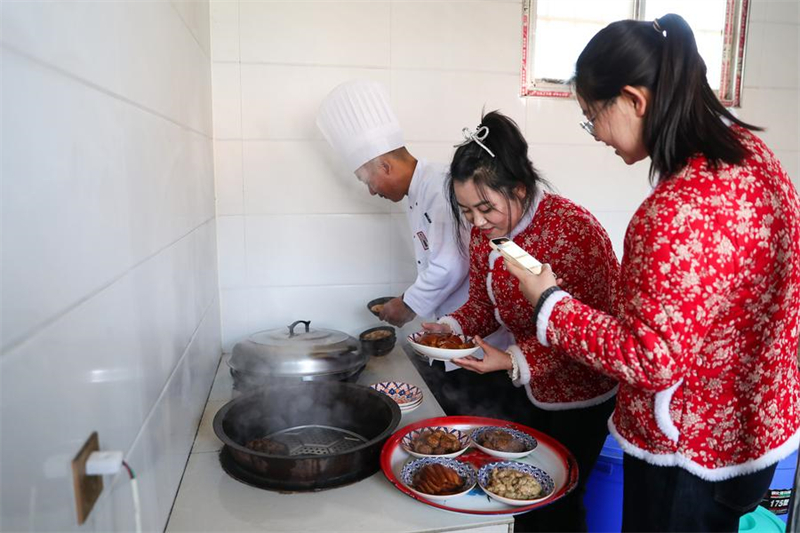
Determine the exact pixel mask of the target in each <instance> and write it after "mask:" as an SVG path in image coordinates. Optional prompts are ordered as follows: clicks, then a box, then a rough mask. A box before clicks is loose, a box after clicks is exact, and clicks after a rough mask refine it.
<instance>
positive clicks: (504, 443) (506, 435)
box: [470, 426, 539, 459]
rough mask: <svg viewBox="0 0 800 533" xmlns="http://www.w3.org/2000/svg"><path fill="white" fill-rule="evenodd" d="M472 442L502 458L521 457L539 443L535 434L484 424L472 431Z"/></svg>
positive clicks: (477, 446) (489, 453)
mask: <svg viewBox="0 0 800 533" xmlns="http://www.w3.org/2000/svg"><path fill="white" fill-rule="evenodd" d="M470 438H471V439H472V444H473V445H475V447H476V448H478V449H479V450H481V451H482V452H484V453H486V454H488V455H491V456H493V457H499V458H500V459H519V458H521V457H525V456H526V455H528V454H529V453H531V452H532V451H533V450H534V449H535V448H536V446H537V445H538V444H539V443H538V442H537V441H536V438H535V437H534V436H533V435H528V434H527V433H523V432H522V431H518V430H516V429H511V428H503V427H497V426H483V427H480V428H477V429H475V430H473V431H472V434H471V435H470Z"/></svg>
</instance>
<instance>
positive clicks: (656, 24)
mask: <svg viewBox="0 0 800 533" xmlns="http://www.w3.org/2000/svg"><path fill="white" fill-rule="evenodd" d="M653 29H654V30H656V31H657V32H658V33H660V34H661V35H664V30H662V29H661V24H659V23H658V19H654V20H653Z"/></svg>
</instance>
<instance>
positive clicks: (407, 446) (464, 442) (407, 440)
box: [400, 426, 469, 458]
mask: <svg viewBox="0 0 800 533" xmlns="http://www.w3.org/2000/svg"><path fill="white" fill-rule="evenodd" d="M436 430H440V431H444V432H445V433H450V434H451V435H455V437H456V438H457V439H458V442H459V444H461V447H460V448H459V449H458V450H457V451H455V452H450V453H442V454H432V453H431V454H425V453H420V452H417V451H414V449H413V448H412V447H411V444H412V443H413V442H414V439H416V438H417V437H419V436H420V435H421V434H422V433H425V432H427V431H436ZM400 444H401V445H402V446H403V449H404V450H405V451H407V452H408V453H410V454H411V455H413V456H414V457H446V458H447V457H449V458H453V457H458V456H459V455H461V454H462V453H464V452H465V451H467V448H469V435H467V434H466V433H464V432H462V431H459V430H457V429H455V428H449V427H446V426H431V427H427V428H420V429H415V430H414V431H409V432H408V434H406V436H405V437H403V440H402V441H400Z"/></svg>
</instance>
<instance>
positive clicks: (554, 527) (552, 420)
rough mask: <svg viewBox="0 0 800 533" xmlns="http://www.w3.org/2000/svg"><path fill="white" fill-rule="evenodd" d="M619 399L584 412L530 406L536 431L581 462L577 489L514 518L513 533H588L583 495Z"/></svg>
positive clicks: (589, 408)
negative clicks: (559, 443) (544, 505)
mask: <svg viewBox="0 0 800 533" xmlns="http://www.w3.org/2000/svg"><path fill="white" fill-rule="evenodd" d="M615 403H616V397H613V398H611V399H609V400H606V401H605V402H603V403H601V404H599V405H595V406H593V407H587V408H584V409H569V410H567V411H545V410H543V409H539V408H537V407H535V406H534V405H530V404H529V405H530V408H531V409H532V410H533V415H534V417H535V418H536V420H535V421H534V422H533V423H532V424H530V425H531V427H533V428H534V429H538V430H539V431H541V432H543V433H546V434H548V435H550V436H551V437H553V438H555V439H556V440H558V441H559V442H561V444H563V445H564V446H566V447H567V449H568V450H569V451H570V452H572V455H574V456H575V460H576V461H577V462H578V472H579V477H578V486H577V487H576V488H575V490H573V491H572V492H571V493H569V494H568V495H566V496H564V497H563V498H561V499H560V500H558V501H557V502H555V503H553V504H551V505H548V506H546V507H542V508H540V509H535V510H533V511H530V512H528V513H525V514H522V515H517V516H516V517H514V532H515V533H518V532H521V531H525V532H530V531H538V532H551V531H586V509H585V508H584V506H583V496H584V494H586V481H587V480H588V478H589V473H590V472H591V471H592V468H593V467H594V463H595V462H596V461H597V457H598V456H599V455H600V451H601V450H602V449H603V444H604V443H605V441H606V437H607V436H608V419H609V417H610V416H611V413H612V412H613V411H614V405H615Z"/></svg>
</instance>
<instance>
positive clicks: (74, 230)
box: [0, 2, 221, 531]
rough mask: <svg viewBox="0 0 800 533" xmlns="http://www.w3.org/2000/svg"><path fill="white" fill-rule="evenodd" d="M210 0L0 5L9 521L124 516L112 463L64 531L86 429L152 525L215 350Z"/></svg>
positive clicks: (99, 526) (55, 526) (30, 524)
mask: <svg viewBox="0 0 800 533" xmlns="http://www.w3.org/2000/svg"><path fill="white" fill-rule="evenodd" d="M208 13H209V10H208V4H207V3H206V2H192V3H191V4H190V3H183V2H173V3H170V2H73V3H69V4H63V3H57V2H27V3H24V2H9V3H4V5H3V19H2V35H3V37H2V47H1V50H0V53H1V54H2V57H1V58H0V64H2V100H3V101H2V110H3V119H2V121H1V122H2V138H3V141H4V144H3V162H2V175H3V199H2V202H3V204H2V224H3V230H4V231H3V234H2V249H3V253H4V259H5V261H4V263H3V267H4V268H3V272H2V294H3V297H2V315H3V323H2V332H3V335H2V353H0V396H1V398H0V411H2V420H3V426H4V431H3V432H2V434H1V435H0V485H2V494H3V498H2V501H1V502H0V529H2V530H4V531H25V530H30V531H74V530H83V531H87V530H89V531H111V530H117V531H124V530H131V529H133V516H132V512H131V508H132V506H131V502H130V493H129V483H128V481H127V479H126V478H124V477H123V476H122V475H119V476H117V477H116V478H114V479H111V478H109V479H107V480H106V481H107V483H106V486H105V489H104V491H103V493H102V495H101V497H100V500H99V501H98V503H97V504H96V506H95V509H94V511H93V512H92V514H91V515H90V517H89V520H88V522H87V523H86V524H85V525H84V526H83V527H80V528H79V526H78V525H77V520H76V516H75V503H74V496H73V489H72V477H71V466H70V461H71V459H72V457H73V456H74V455H75V454H76V453H77V451H78V449H79V448H80V446H81V445H82V444H83V442H84V441H85V440H86V438H88V436H89V434H90V433H91V432H92V431H95V430H96V431H98V433H99V436H100V443H101V445H102V446H103V447H105V448H107V449H118V450H121V451H123V452H124V454H125V457H126V460H128V461H129V462H130V463H131V465H132V466H133V468H134V469H136V471H137V474H138V477H139V480H140V486H141V490H142V511H143V522H144V526H145V528H146V529H147V530H150V531H152V530H160V529H163V527H164V525H165V524H166V520H167V516H168V513H169V510H170V506H171V502H172V499H173V497H174V494H175V492H176V490H177V487H178V483H179V481H180V476H181V473H182V470H183V466H184V464H185V461H186V457H187V456H188V453H189V450H190V447H191V442H192V439H193V436H194V433H195V430H196V427H197V424H198V422H199V419H200V414H201V409H202V406H203V403H204V400H205V397H206V396H207V394H208V391H209V389H210V386H211V382H212V379H213V376H214V372H215V368H216V364H217V361H218V359H219V355H220V352H221V338H220V316H219V288H218V287H219V285H218V269H217V246H216V241H217V233H216V224H215V221H214V214H215V213H214V176H213V174H214V169H213V151H212V139H211V132H212V130H211V68H210V58H209V50H208V49H209V22H208V19H209V15H208ZM9 428H13V431H9V430H8V429H9Z"/></svg>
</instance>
